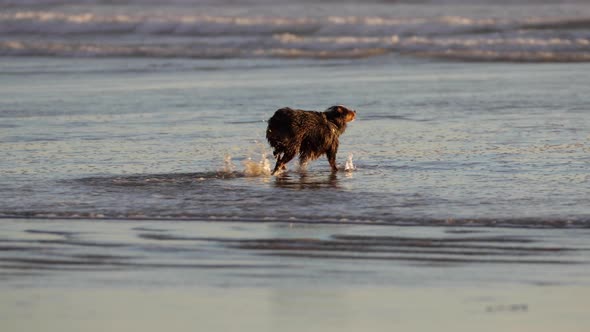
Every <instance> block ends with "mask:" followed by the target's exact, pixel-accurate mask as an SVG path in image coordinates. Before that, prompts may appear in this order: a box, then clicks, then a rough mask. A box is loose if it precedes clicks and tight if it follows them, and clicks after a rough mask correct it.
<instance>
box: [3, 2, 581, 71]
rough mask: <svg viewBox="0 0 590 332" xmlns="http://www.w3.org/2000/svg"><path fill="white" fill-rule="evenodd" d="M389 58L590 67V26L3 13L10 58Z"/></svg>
mask: <svg viewBox="0 0 590 332" xmlns="http://www.w3.org/2000/svg"><path fill="white" fill-rule="evenodd" d="M40 36H42V38H40ZM88 36H92V38H88ZM138 36H140V37H138ZM90 39H91V40H92V41H89V40H90ZM390 53H395V54H403V55H407V56H419V57H435V58H445V59H453V60H470V61H531V62H542V61H550V62H587V61H590V18H584V17H582V18H536V17H531V18H524V19H520V20H507V19H498V18H479V19H474V18H468V17H461V16H443V17H433V18H393V17H378V16H328V17H322V18H311V17H293V18H287V17H249V16H211V15H172V14H169V15H165V14H157V15H156V14H153V13H152V14H145V13H144V14H142V13H136V14H110V15H108V14H97V13H75V14H72V13H63V12H48V11H17V12H7V13H1V14H0V55H4V56H55V57H164V58H172V57H177V58H199V59H201V58H202V59H218V58H252V57H267V58H316V59H339V58H345V59H355V58H365V57H374V56H380V55H384V54H390Z"/></svg>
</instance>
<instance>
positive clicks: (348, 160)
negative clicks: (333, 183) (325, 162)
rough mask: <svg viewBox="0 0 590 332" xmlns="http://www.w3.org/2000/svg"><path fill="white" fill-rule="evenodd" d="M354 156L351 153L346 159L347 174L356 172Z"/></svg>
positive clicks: (345, 168)
mask: <svg viewBox="0 0 590 332" xmlns="http://www.w3.org/2000/svg"><path fill="white" fill-rule="evenodd" d="M352 156H353V154H352V152H349V153H348V157H347V158H346V164H344V170H345V171H347V172H352V171H354V170H356V166H354V163H353V162H352Z"/></svg>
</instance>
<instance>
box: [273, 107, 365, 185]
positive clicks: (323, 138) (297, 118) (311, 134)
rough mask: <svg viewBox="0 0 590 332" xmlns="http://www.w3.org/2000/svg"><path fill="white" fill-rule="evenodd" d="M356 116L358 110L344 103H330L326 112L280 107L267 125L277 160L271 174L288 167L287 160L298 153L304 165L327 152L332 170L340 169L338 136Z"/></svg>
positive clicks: (301, 163) (300, 162)
mask: <svg viewBox="0 0 590 332" xmlns="http://www.w3.org/2000/svg"><path fill="white" fill-rule="evenodd" d="M355 118H356V111H355V110H351V109H348V108H346V107H344V106H342V105H336V106H332V107H329V108H327V109H326V110H325V111H324V112H317V111H304V110H299V109H292V108H289V107H284V108H281V109H278V110H277V111H276V112H275V114H274V115H273V116H272V117H271V118H270V119H269V120H268V128H267V129H266V139H267V140H268V143H269V144H270V146H271V147H272V148H273V149H274V151H273V155H274V157H275V159H276V160H277V162H276V165H275V168H274V170H273V171H272V173H271V174H272V175H274V174H276V173H277V172H278V171H281V170H285V169H287V167H286V164H287V163H288V162H289V161H291V159H293V158H294V157H295V156H296V155H299V164H300V165H302V166H305V165H306V163H307V162H308V161H310V160H315V159H318V158H319V157H321V156H322V155H324V154H325V155H326V157H327V158H328V162H329V163H330V167H331V168H332V171H333V172H336V171H338V167H337V166H336V153H337V152H338V144H339V143H338V137H340V135H342V133H344V131H345V130H346V125H347V123H348V122H351V121H353V120H354V119H355Z"/></svg>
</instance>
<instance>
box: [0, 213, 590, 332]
mask: <svg viewBox="0 0 590 332" xmlns="http://www.w3.org/2000/svg"><path fill="white" fill-rule="evenodd" d="M0 234H2V235H1V236H0V255H1V257H0V278H1V279H0V281H1V283H0V288H1V290H2V296H1V297H0V316H1V317H0V318H1V321H2V330H3V331H34V330H41V329H42V330H44V331H60V332H63V331H82V330H83V331H105V330H110V331H114V330H126V331H129V330H142V331H161V330H165V329H172V330H179V329H182V328H187V327H188V328H191V329H198V330H203V331H277V330H282V331H302V330H313V331H358V330H370V331H375V330H392V329H400V330H404V331H425V330H443V331H447V330H448V331H474V330H477V331H587V330H588V328H589V327H590V318H588V315H587V309H586V308H588V307H590V287H589V285H588V284H589V281H590V271H589V269H588V264H589V263H590V247H589V246H588V244H587V241H586V239H587V236H588V234H589V230H587V229H568V228H562V229H557V228H553V229H543V228H531V229H522V228H516V229H511V228H490V227H465V226H461V227H453V226H448V227H415V226H413V227H401V226H381V225H375V226H373V225H353V224H352V225H351V224H341V225H338V224H298V223H289V222H257V223H253V222H244V221H201V222H195V221H158V220H152V221H148V220H143V221H140V220H92V221H90V220H84V219H80V220H75V219H70V220H59V219H33V220H27V219H3V220H2V223H0Z"/></svg>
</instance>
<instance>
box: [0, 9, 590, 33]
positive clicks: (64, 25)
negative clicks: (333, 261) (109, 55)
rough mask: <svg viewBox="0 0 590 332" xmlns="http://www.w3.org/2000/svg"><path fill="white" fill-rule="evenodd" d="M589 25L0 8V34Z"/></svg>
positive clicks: (584, 21) (589, 22)
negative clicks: (12, 9)
mask: <svg viewBox="0 0 590 332" xmlns="http://www.w3.org/2000/svg"><path fill="white" fill-rule="evenodd" d="M523 29H526V30H548V29H551V30H564V29H566V30H567V29H590V18H587V17H581V18H580V17H575V18H534V17H533V18H525V19H521V20H508V19H498V18H479V19H475V18H468V17H461V16H443V17H434V18H393V17H379V16H328V17H323V18H312V17H293V18H292V17H262V16H214V15H172V14H169V15H165V14H153V13H137V14H120V13H118V14H99V13H91V12H82V13H65V12H57V11H17V12H7V13H0V34H44V35H47V34H49V35H70V34H104V33H109V34H117V33H118V34H148V35H149V34H169V35H250V34H252V35H272V34H276V33H282V32H285V33H292V34H298V35H309V34H314V35H319V36H389V35H400V36H431V35H456V34H477V33H494V32H507V31H518V30H523Z"/></svg>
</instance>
